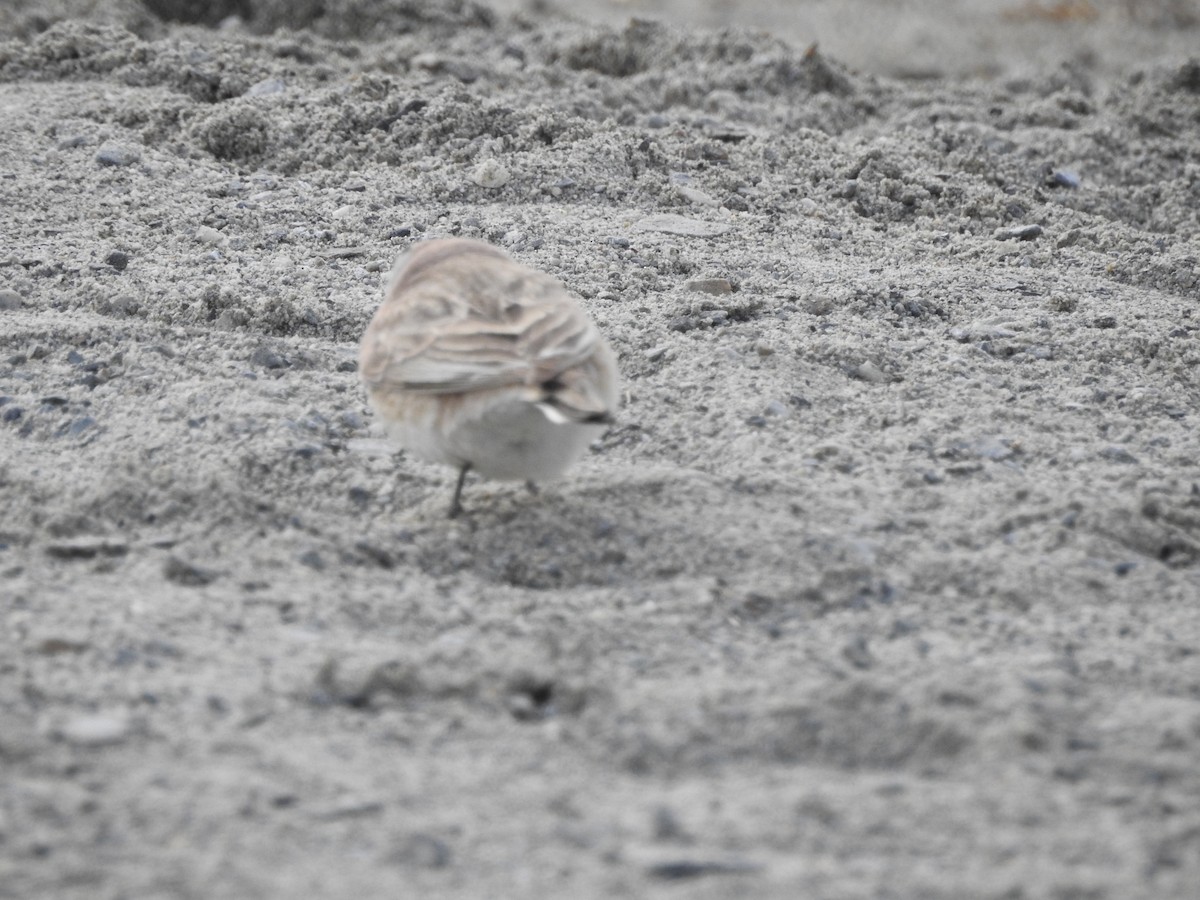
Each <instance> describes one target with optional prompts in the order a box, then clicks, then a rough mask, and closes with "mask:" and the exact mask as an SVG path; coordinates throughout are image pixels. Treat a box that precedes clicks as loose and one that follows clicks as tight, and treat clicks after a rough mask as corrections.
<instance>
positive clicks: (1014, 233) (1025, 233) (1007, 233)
mask: <svg viewBox="0 0 1200 900" xmlns="http://www.w3.org/2000/svg"><path fill="white" fill-rule="evenodd" d="M1041 234H1042V226H1041V225H1014V226H1013V227H1012V228H997V229H996V230H995V232H994V233H993V237H995V238H996V240H998V241H1013V240H1016V241H1032V240H1033V239H1034V238H1037V237H1041Z"/></svg>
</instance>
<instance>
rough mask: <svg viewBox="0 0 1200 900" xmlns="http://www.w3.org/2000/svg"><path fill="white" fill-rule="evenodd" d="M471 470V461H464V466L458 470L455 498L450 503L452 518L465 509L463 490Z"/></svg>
mask: <svg viewBox="0 0 1200 900" xmlns="http://www.w3.org/2000/svg"><path fill="white" fill-rule="evenodd" d="M470 471H471V464H470V463H463V464H462V468H461V469H459V470H458V484H456V485H455V486H454V500H453V501H451V503H450V518H451V519H453V518H454V517H455V516H457V515H458V514H459V513H461V512H462V511H463V507H462V491H463V484H465V483H466V480H467V473H468V472H470Z"/></svg>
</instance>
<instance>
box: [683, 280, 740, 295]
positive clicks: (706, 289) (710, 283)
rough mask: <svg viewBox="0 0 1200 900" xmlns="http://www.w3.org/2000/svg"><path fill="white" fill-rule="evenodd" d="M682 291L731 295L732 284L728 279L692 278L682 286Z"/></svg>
mask: <svg viewBox="0 0 1200 900" xmlns="http://www.w3.org/2000/svg"><path fill="white" fill-rule="evenodd" d="M683 287H684V290H688V291H695V292H696V293H698V294H731V293H733V282H731V281H730V280H729V279H728V278H694V279H692V280H691V281H689V282H687V283H686V284H684V286H683Z"/></svg>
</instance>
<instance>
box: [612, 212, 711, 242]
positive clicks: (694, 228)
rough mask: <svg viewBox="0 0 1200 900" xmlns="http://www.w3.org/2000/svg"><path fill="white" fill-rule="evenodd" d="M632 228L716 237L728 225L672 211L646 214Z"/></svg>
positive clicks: (689, 235)
mask: <svg viewBox="0 0 1200 900" xmlns="http://www.w3.org/2000/svg"><path fill="white" fill-rule="evenodd" d="M634 228H636V229H637V230H638V231H655V232H658V233H660V234H674V235H679V236H681V237H718V236H720V235H722V234H725V233H726V232H728V231H729V226H728V225H725V224H723V223H721V222H705V221H702V220H700V219H689V218H687V217H686V216H677V215H674V214H672V213H662V214H660V215H657V216H647V217H646V218H644V219H642V220H641V221H640V222H638V223H637V224H636V225H634Z"/></svg>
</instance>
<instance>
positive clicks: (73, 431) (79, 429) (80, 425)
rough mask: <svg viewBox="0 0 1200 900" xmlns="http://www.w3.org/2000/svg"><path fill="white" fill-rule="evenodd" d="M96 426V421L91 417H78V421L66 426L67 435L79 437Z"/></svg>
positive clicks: (75, 420)
mask: <svg viewBox="0 0 1200 900" xmlns="http://www.w3.org/2000/svg"><path fill="white" fill-rule="evenodd" d="M95 424H96V420H95V419H93V418H92V417H91V416H80V417H79V418H78V419H74V420H72V422H71V424H70V425H68V426H67V434H70V435H80V434H83V433H84V432H85V431H87V430H88V429H89V428H91V427H92V426H93V425H95Z"/></svg>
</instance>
